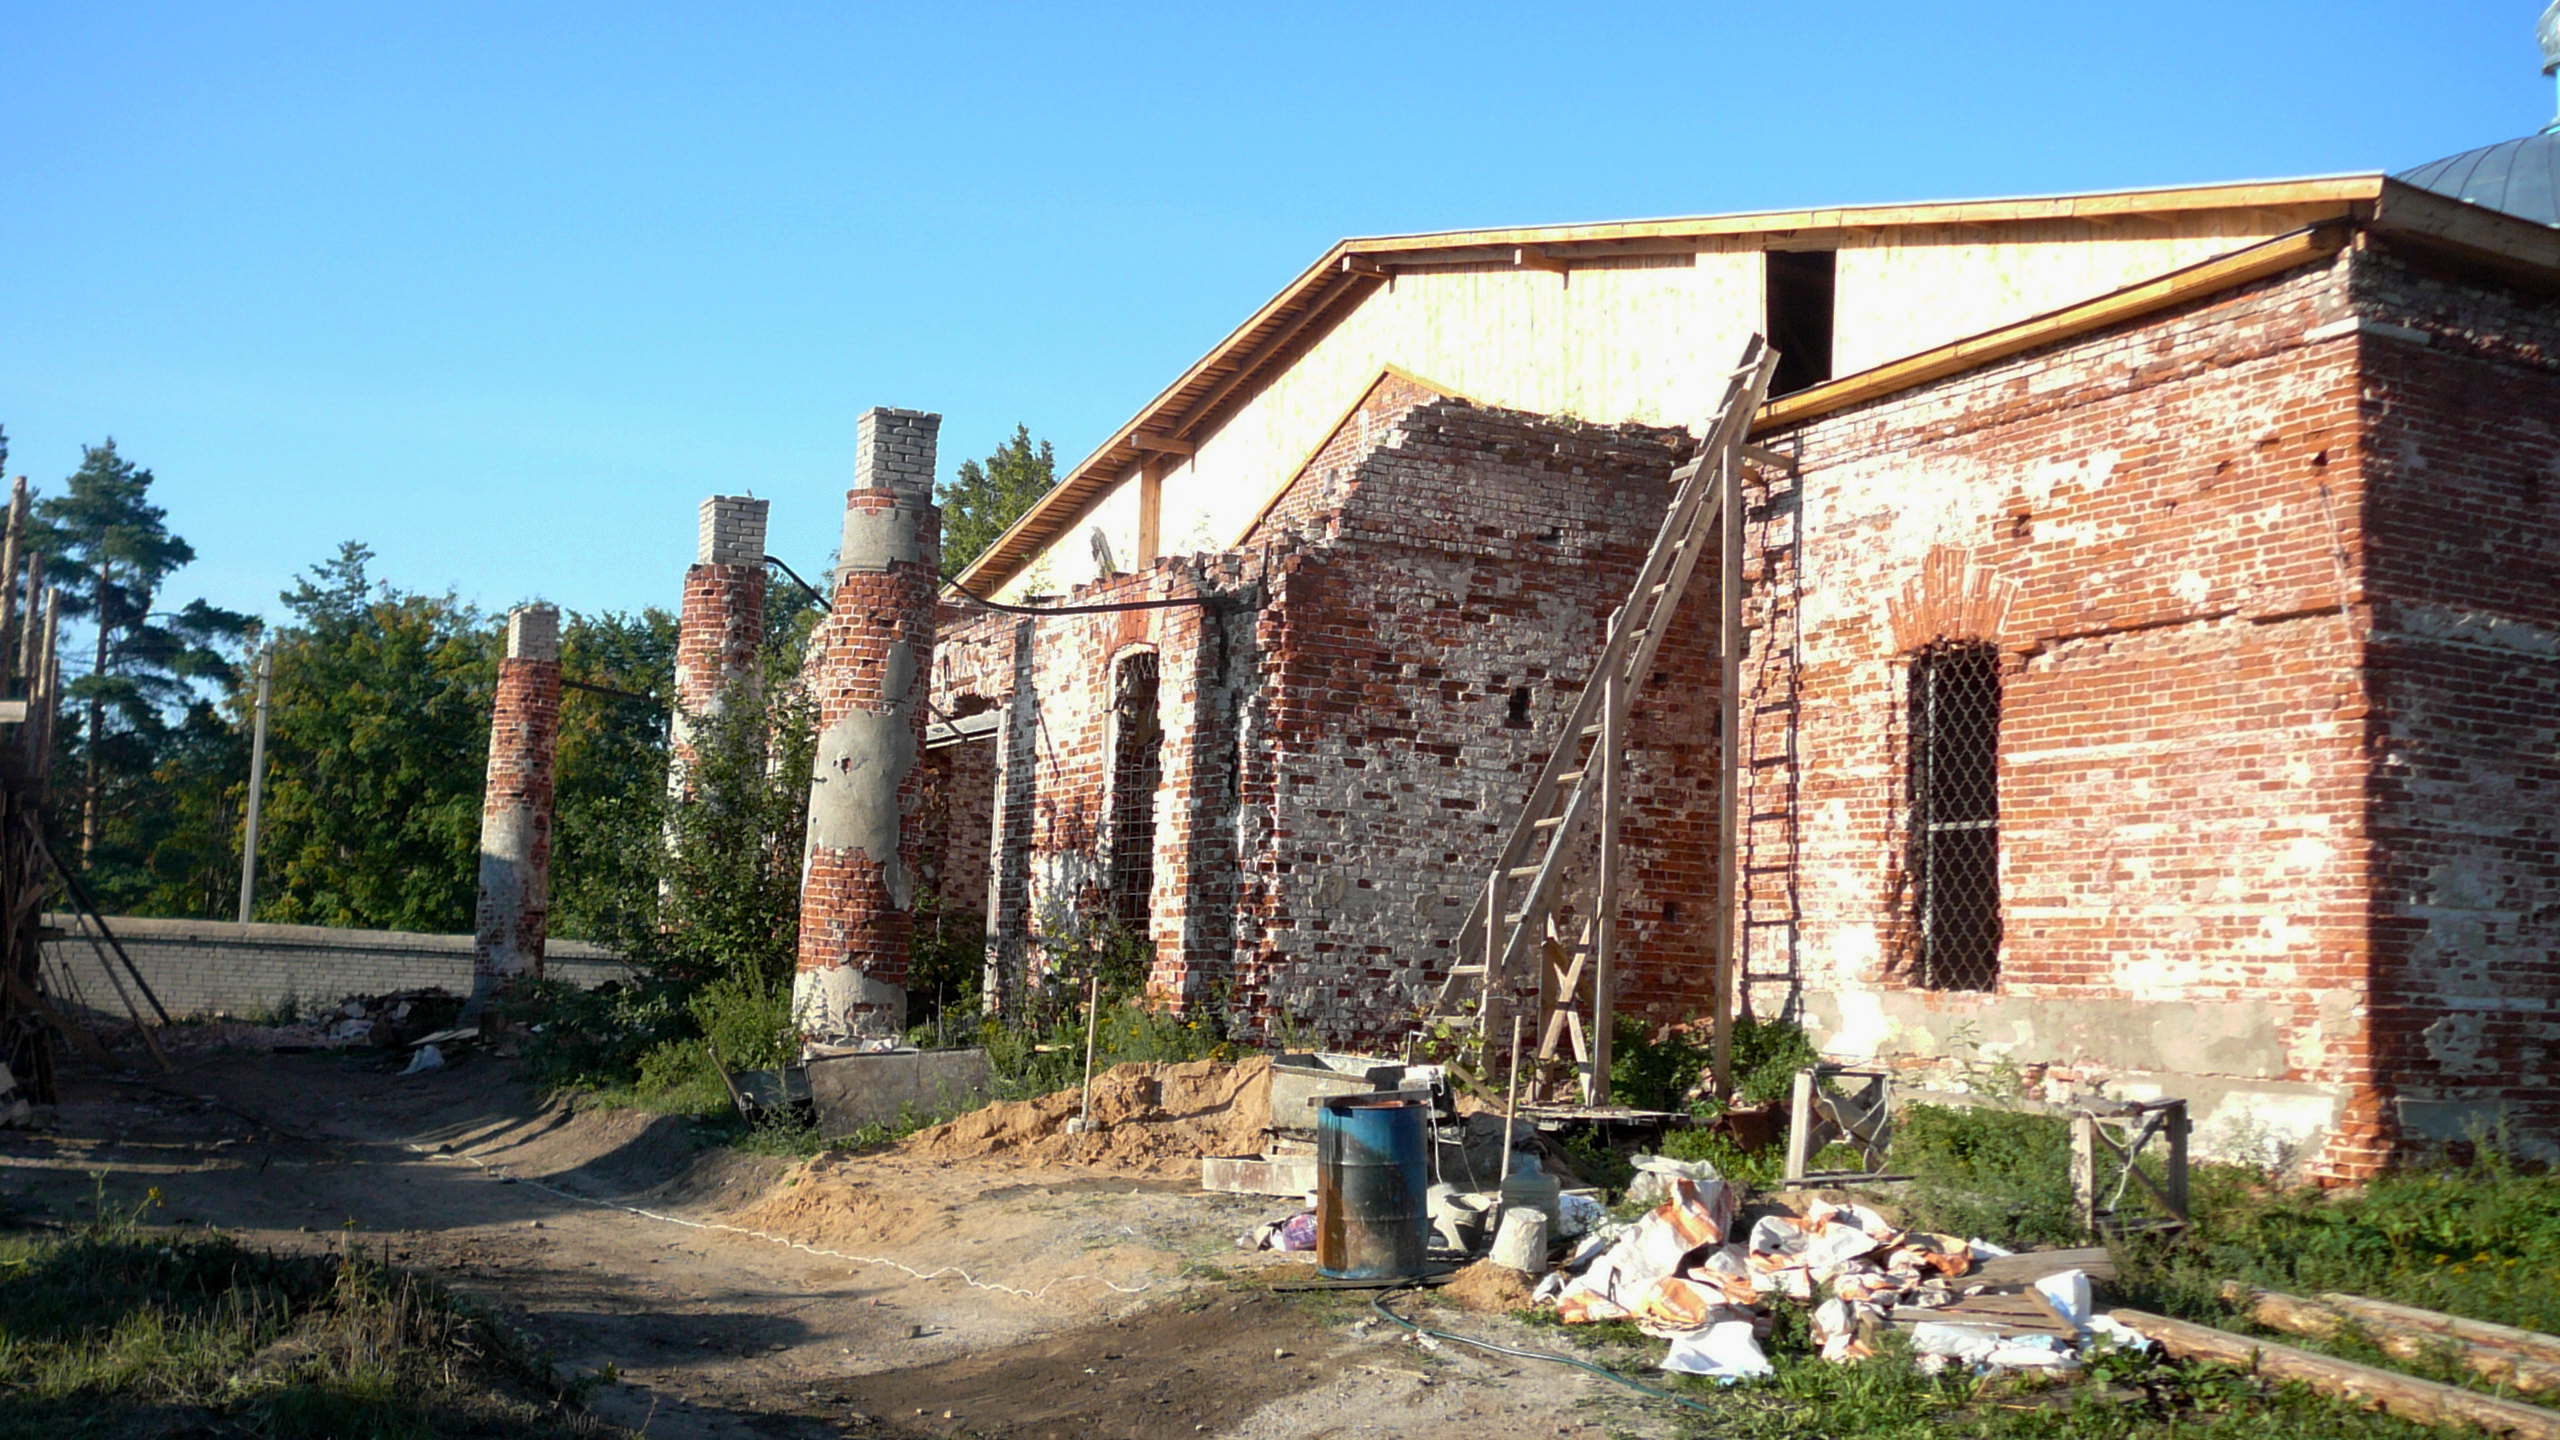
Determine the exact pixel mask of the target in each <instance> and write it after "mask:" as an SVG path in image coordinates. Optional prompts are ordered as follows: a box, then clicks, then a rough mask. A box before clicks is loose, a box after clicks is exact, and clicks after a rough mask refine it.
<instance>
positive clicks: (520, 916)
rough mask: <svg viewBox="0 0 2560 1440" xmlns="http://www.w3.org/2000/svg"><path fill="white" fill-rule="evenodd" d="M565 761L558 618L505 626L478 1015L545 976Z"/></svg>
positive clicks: (517, 616)
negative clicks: (555, 780) (557, 787)
mask: <svg viewBox="0 0 2560 1440" xmlns="http://www.w3.org/2000/svg"><path fill="white" fill-rule="evenodd" d="M559 752H560V611H559V610H558V609H557V608H556V607H553V606H550V605H527V606H524V607H522V608H520V609H518V610H515V611H514V612H512V613H510V614H509V615H508V616H507V655H506V658H505V659H503V660H501V661H499V662H498V696H497V704H496V706H495V708H494V710H493V712H492V713H491V715H490V717H489V780H488V785H487V788H486V789H485V791H484V792H483V795H482V799H481V802H480V906H479V913H478V918H477V922H476V923H475V925H474V926H473V932H474V941H475V943H474V944H473V946H472V963H471V1002H470V1004H469V1005H468V1006H467V1007H465V1013H467V1014H471V1015H477V1014H478V1013H479V1011H480V1010H481V1009H482V1008H483V1007H484V1006H486V1005H487V1004H488V1003H489V1001H490V1000H491V999H493V998H494V997H495V996H497V995H498V994H499V993H500V992H501V991H503V990H504V989H506V987H507V986H509V985H511V984H513V983H514V982H515V981H516V980H518V979H520V978H522V977H526V976H531V977H533V978H535V979H540V978H541V976H542V946H543V942H544V940H545V939H546V938H547V937H548V935H549V933H550V923H551V780H552V771H553V766H554V764H555V762H556V761H557V759H558V756H559Z"/></svg>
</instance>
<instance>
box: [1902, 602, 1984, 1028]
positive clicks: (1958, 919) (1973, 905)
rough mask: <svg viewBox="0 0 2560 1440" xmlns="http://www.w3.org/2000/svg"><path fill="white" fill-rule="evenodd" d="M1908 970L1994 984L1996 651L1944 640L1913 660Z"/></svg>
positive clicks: (1972, 984)
mask: <svg viewBox="0 0 2560 1440" xmlns="http://www.w3.org/2000/svg"><path fill="white" fill-rule="evenodd" d="M1910 702H1911V775H1910V780H1911V841H1910V843H1911V855H1910V860H1911V880H1912V893H1913V897H1914V899H1915V901H1916V904H1917V908H1918V912H1919V913H1918V917H1917V918H1918V921H1919V924H1918V927H1917V928H1918V947H1919V948H1918V955H1917V964H1916V965H1915V966H1914V972H1913V973H1914V976H1915V978H1916V979H1917V980H1918V981H1919V983H1920V985H1921V986H1922V987H1923V988H1925V989H1930V990H1990V989H1995V988H1997V987H1998V985H1999V983H2000V652H1999V650H1998V648H1997V647H1995V646H1993V645H1991V644H1989V643H1987V642H1983V641H1954V640H1947V641H1940V642H1939V643H1937V644H1935V645H1932V646H1930V647H1929V648H1928V649H1926V650H1923V651H1921V652H1920V653H1919V654H1918V655H1916V656H1914V657H1913V658H1912V661H1911V697H1910Z"/></svg>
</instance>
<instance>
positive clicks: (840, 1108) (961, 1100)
mask: <svg viewBox="0 0 2560 1440" xmlns="http://www.w3.org/2000/svg"><path fill="white" fill-rule="evenodd" d="M995 1078H996V1077H995V1069H994V1067H993V1066H991V1065H989V1064H988V1063H987V1052H986V1051H984V1050H977V1049H969V1050H893V1051H890V1052H889V1053H887V1054H884V1055H840V1056H836V1057H834V1058H833V1059H827V1060H812V1061H810V1062H809V1098H810V1099H811V1100H812V1101H814V1102H816V1104H817V1108H818V1130H819V1132H820V1133H821V1134H825V1135H850V1134H852V1133H853V1132H854V1131H856V1130H859V1129H861V1128H862V1127H863V1126H865V1125H871V1124H882V1125H886V1124H890V1123H893V1122H895V1121H896V1120H897V1119H898V1118H899V1116H901V1115H902V1114H905V1113H907V1112H909V1111H910V1110H912V1111H913V1112H914V1113H915V1114H918V1115H934V1114H939V1113H942V1112H945V1111H950V1110H958V1109H964V1108H969V1107H973V1106H977V1105H982V1104H985V1103H986V1102H987V1101H988V1100H990V1099H992V1098H994V1094H995Z"/></svg>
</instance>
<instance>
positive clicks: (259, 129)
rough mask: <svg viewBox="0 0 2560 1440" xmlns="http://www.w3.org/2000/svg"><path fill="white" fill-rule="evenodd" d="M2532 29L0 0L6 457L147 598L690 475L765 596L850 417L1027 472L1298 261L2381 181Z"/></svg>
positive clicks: (658, 511)
mask: <svg viewBox="0 0 2560 1440" xmlns="http://www.w3.org/2000/svg"><path fill="white" fill-rule="evenodd" d="M2538 9H2539V3H2538V0H2495V3H2491V0H2433V3H2361V4H2360V3H2337V0H2332V3H2323V4H2311V3H2290V0H2288V3H2255V0H2223V3H2215V4H2199V3H2164V4H2154V5H2141V4H2135V5H2113V6H2093V5H2082V4H2070V3H2053V0H2044V3H2034V4H2028V3H2001V4H1938V5H1925V6H1923V5H1908V4H1905V5H1891V6H1888V5H1881V4H1864V3H1859V4H1801V3H1800V4H1795V5H1784V4H1757V5H1747V6H1746V5H1729V4H1723V3H1695V0H1693V3H1689V4H1682V5H1659V6H1655V5H1623V6H1600V7H1577V6H1570V5H1555V4H1537V5H1479V6H1474V7H1457V6H1422V5H1386V4H1380V5H1301V6H1295V7H1289V8H1286V9H1282V8H1273V7H1253V6H1205V5H1204V6H1189V7H1142V6H1084V7H1064V6H1059V7H997V6H964V5H936V6H919V5H900V6H894V7H888V6H883V7H866V6H849V5H837V6H792V5H784V4H771V5H735V6H684V7H678V6H665V5H653V4H647V3H623V4H615V5H609V6H608V5H596V6H591V7H581V6H570V5H542V4H532V5H527V4H515V5H505V6H499V5H482V4H472V3H439V4H436V5H432V6H400V5H388V4H385V5H362V6H353V5H346V6H328V7H308V8H304V7H293V6H283V5H202V4H190V5H176V4H173V5H168V6H139V5H126V4H119V3H100V0H91V3H83V4H78V5H66V4H61V3H29V0H0V21H4V22H5V24H0V425H5V426H6V427H7V430H8V433H9V437H10V442H11V447H12V454H11V457H10V466H9V468H10V470H11V472H12V473H23V474H25V475H27V476H28V477H29V478H30V479H31V480H33V481H34V482H35V483H37V484H38V485H39V486H58V485H59V484H60V482H61V479H62V477H63V476H65V475H67V474H69V473H70V472H71V470H72V469H74V468H75V467H76V466H77V465H78V463H79V447H80V445H81V444H82V443H83V442H94V441H96V440H98V439H99V438H100V437H102V436H105V435H109V434H112V435H114V436H115V437H116V439H117V441H118V444H119V446H120V448H121V449H122V450H123V451H124V453H125V454H126V455H127V456H129V457H130V458H132V459H134V460H137V461H139V462H140V463H142V464H144V465H147V466H149V467H151V468H152V469H153V470H154V471H155V472H157V474H158V476H159V486H158V489H157V491H156V494H157V495H158V497H159V499H160V500H161V502H162V503H163V504H165V505H166V506H167V507H168V509H169V511H170V515H171V523H172V526H173V528H175V529H176V530H177V531H178V532H179V533H181V534H183V535H184V536H186V537H187V538H188V539H189V540H191V541H192V542H193V543H194V544H195V546H196V549H197V551H198V553H199V557H200V558H199V559H198V561H197V563H196V564H195V565H194V566H192V567H190V568H189V569H188V570H186V571H183V572H181V573H180V574H179V575H178V576H177V577H176V578H175V579H174V580H173V582H172V584H171V587H170V592H169V596H170V598H171V599H172V600H183V599H185V598H188V597H191V596H195V595H203V596H205V597H207V598H210V599H212V600H214V601H216V602H217V603H221V604H226V605H231V606H235V607H239V608H244V609H251V610H260V611H265V612H268V613H274V611H275V609H276V607H275V604H274V599H275V593H276V591H277V590H279V589H280V588H282V587H283V586H284V585H285V584H286V583H287V582H288V580H289V579H290V578H291V577H292V575H293V574H294V573H295V572H296V571H297V570H299V569H300V568H302V567H303V566H305V565H307V564H309V563H311V562H312V561H314V560H317V559H319V558H321V557H323V556H324V555H327V554H328V553H330V552H331V551H332V550H333V549H334V548H335V546H336V544H337V542H339V541H341V540H345V539H361V540H364V541H366V542H367V543H369V544H371V545H372V546H373V547H374V548H375V549H376V550H377V551H378V552H379V559H378V561H377V562H376V568H377V573H378V574H379V575H380V576H381V577H383V578H386V579H389V580H391V581H393V582H395V583H397V584H400V585H403V586H406V587H410V588H419V589H431V590H441V589H444V588H447V587H452V588H455V589H458V590H459V591H460V592H461V593H462V594H463V595H464V596H465V597H467V598H469V599H472V600H475V601H477V602H479V603H481V604H484V605H488V606H492V607H503V606H505V605H507V604H509V603H512V602H514V601H517V600H520V599H523V598H527V597H530V596H535V595H540V596H542V597H544V598H548V599H551V600H555V601H557V602H559V603H561V604H564V605H567V606H570V607H572V608H575V609H582V610H598V609H613V608H632V607H637V606H641V605H646V604H660V605H672V604H673V603H674V601H675V599H676V596H677V592H678V587H679V582H680V580H681V575H682V570H683V567H684V565H685V564H686V563H687V562H688V561H689V560H690V559H691V556H692V545H693V534H692V532H693V508H694V505H695V504H696V502H698V501H699V499H700V498H701V497H702V496H704V495H706V494H710V493H713V492H715V491H720V492H732V491H739V490H752V491H753V492H754V493H756V494H758V495H762V496H766V497H768V498H770V499H771V500H772V501H773V502H774V524H775V527H776V535H775V542H774V549H775V551H776V553H778V554H780V555H781V556H783V557H784V558H786V559H788V560H790V561H792V562H793V563H794V564H795V565H797V566H799V567H800V568H801V569H802V570H803V571H804V572H810V571H813V570H814V568H815V567H816V566H818V565H820V564H823V563H824V561H825V558H826V556H827V553H828V551H829V549H830V548H831V547H832V544H833V539H834V533H835V530H836V526H837V518H838V516H839V515H840V513H841V508H842V504H843V492H844V489H845V487H846V486H847V485H848V484H849V483H850V482H851V478H852V477H851V469H852V442H853V422H854V417H855V416H856V415H857V414H858V413H859V412H860V411H861V410H862V409H863V408H864V407H866V406H869V405H875V404H886V405H902V406H914V407H918V408H923V409H931V410H938V411H941V412H942V413H943V414H944V416H945V417H946V418H945V422H944V429H943V449H942V454H943V470H944V474H945V476H946V478H947V477H948V475H949V472H950V470H951V469H952V467H953V466H954V465H956V463H957V462H958V461H959V460H960V459H961V458H963V457H966V456H971V455H983V454H985V453H986V452H987V451H988V450H989V449H991V448H992V447H993V446H994V445H995V444H996V443H997V442H998V441H999V440H1001V439H1002V438H1003V437H1004V436H1005V435H1007V434H1009V433H1010V432H1011V430H1012V427H1013V425H1014V423H1015V422H1016V421H1022V422H1025V423H1027V424H1029V425H1030V427H1031V429H1032V431H1033V433H1034V434H1036V435H1040V436H1045V437H1048V438H1050V439H1053V440H1054V441H1055V442H1056V444H1057V447H1058V452H1059V458H1060V461H1061V463H1062V464H1064V463H1069V462H1072V461H1073V460H1075V459H1078V458H1081V457H1082V455H1083V454H1084V453H1085V452H1086V451H1087V450H1088V449H1089V448H1090V447H1091V446H1092V445H1093V444H1094V443H1096V442H1097V441H1098V440H1100V439H1102V438H1103V437H1104V436H1105V435H1106V434H1107V433H1108V432H1109V431H1110V429H1111V428H1112V427H1113V426H1114V425H1116V424H1118V423H1119V422H1120V421H1122V420H1123V419H1125V418H1126V417H1127V416H1128V415H1129V414H1130V413H1131V412H1133V411H1134V410H1135V409H1136V408H1137V407H1138V406H1139V405H1140V404H1141V403H1142V402H1144V401H1145V400H1146V399H1147V398H1148V397H1150V396H1151V395H1153V394H1154V393H1155V391H1156V390H1157V389H1158V388H1160V387H1161V386H1162V385H1164V384H1165V383H1166V382H1167V381H1168V380H1170V379H1171V378H1172V377H1173V376H1174V375H1175V374H1176V373H1177V372H1178V371H1179V370H1180V369H1181V367H1183V366H1184V365H1186V364H1188V363H1189V362H1190V361H1192V360H1193V359H1195V358H1197V357H1198V355H1199V354H1200V353H1201V352H1202V351H1204V350H1205V349H1207V347H1208V346H1209V345H1211V344H1212V343H1214V342H1215V341H1216V340H1217V339H1218V338H1219V337H1220V336H1222V335H1223V334H1225V333H1226V331H1227V330H1229V329H1230V328H1231V327H1233V326H1234V325H1235V324H1236V323H1237V322H1239V321H1240V320H1242V319H1243V318H1244V317H1245V315H1246V314H1248V313H1249V312H1250V311H1251V309H1252V308H1253V307H1254V306H1256V305H1257V304H1259V303H1260V302H1261V301H1263V300H1264V299H1266V298H1268V297H1269V295H1270V294H1271V293H1272V292H1274V291H1275V290H1276V289H1278V288H1279V286H1280V285H1281V284H1282V283H1283V282H1285V281H1286V280H1287V279H1288V278H1289V277H1290V276H1291V275H1293V274H1295V273H1296V272H1297V271H1298V270H1299V269H1301V268H1302V267H1303V266H1305V265H1306V264H1307V263H1308V262H1309V261H1310V260H1312V259H1313V258H1314V257H1315V256H1316V255H1317V254H1318V253H1319V252H1320V251H1321V250H1322V249H1323V247H1324V246H1326V245H1327V244H1329V243H1331V242H1332V241H1333V240H1335V239H1336V238H1338V237H1340V236H1344V235H1357V234H1379V233H1394V232H1400V231H1408V230H1426V229H1441V228H1448V227H1457V226H1475V225H1493V224H1517V223H1540V222H1550V221H1570V220H1611V219H1627V218H1635V217H1640V216H1649V215H1666V214H1695V213H1710V212H1716V211H1725V210H1739V209H1751V208H1758V207H1764V206H1777V205H1794V204H1820V203H1834V202H1861V201H1882V200H1900V199H1931V198H1957V197H1966V196H1981V195H1997V194H2019V193H2040V192H2050V191H2066V190H2089V189H2108V188H2115V187H2122V186H2140V185H2157V184H2182V183H2191V182H2204V181H2216V180H2228V179H2242V178H2256V177H2269V176H2287V175H2305V174H2321V173H2331V172H2338V171H2348V170H2364V169H2374V168H2381V169H2401V168H2406V167H2408V166H2411V165H2414V164H2418V163H2420V162H2423V161H2426V160H2429V159H2433V158H2435V157H2437V156H2440V155H2443V154H2447V153H2450V152H2453V151H2457V150H2462V149H2468V148H2470V147H2472V146H2474V145H2479V144H2486V143H2488V142H2491V141H2494V140H2499V139H2505V138H2508V137H2511V136H2515V135H2520V134H2524V133H2526V132H2528V131H2530V130H2532V129H2534V128H2536V127H2538V126H2539V125H2541V124H2542V123H2543V122H2545V121H2546V120H2548V119H2550V118H2551V111H2552V92H2551V88H2550V83H2549V82H2548V81H2546V80H2544V79H2543V78H2542V77H2541V76H2539V75H2538V74H2536V73H2535V72H2536V67H2537V64H2538V56H2537V55H2536V52H2535V50H2534V47H2533V37H2532V30H2533V21H2534V18H2535V15H2536V13H2537V12H2538Z"/></svg>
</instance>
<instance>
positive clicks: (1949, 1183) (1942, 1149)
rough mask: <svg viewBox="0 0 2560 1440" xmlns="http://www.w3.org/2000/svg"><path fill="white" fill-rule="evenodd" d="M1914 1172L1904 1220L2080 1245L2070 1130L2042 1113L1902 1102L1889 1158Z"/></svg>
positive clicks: (1966, 1232)
mask: <svg viewBox="0 0 2560 1440" xmlns="http://www.w3.org/2000/svg"><path fill="white" fill-rule="evenodd" d="M1888 1163H1889V1164H1890V1165H1891V1166H1892V1168H1893V1169H1894V1171H1895V1172H1896V1173H1898V1174H1905V1175H1910V1176H1912V1177H1913V1180H1912V1184H1911V1190H1910V1195H1909V1200H1908V1203H1907V1205H1906V1207H1905V1211H1904V1219H1905V1221H1906V1223H1908V1224H1910V1225H1912V1226H1914V1227H1916V1228H1918V1229H1923V1230H1938V1231H1944V1232H1946V1233H1949V1234H1955V1235H1963V1236H1968V1237H1970V1236H1977V1235H1978V1236H1980V1237H1982V1238H1983V1239H1985V1240H1990V1241H1993V1242H1995V1243H1998V1244H2001V1245H2006V1246H2009V1247H2011V1248H2013V1249H2014V1248H2018V1247H2021V1246H2028V1245H2080V1244H2085V1243H2087V1232H2086V1231H2084V1230H2083V1229H2082V1228H2081V1226H2080V1217H2079V1210H2078V1207H2077V1205H2076V1203H2075V1202H2074V1201H2073V1199H2072V1194H2071V1127H2070V1123H2069V1122H2068V1121H2065V1120H2062V1119H2060V1118H2058V1117H2054V1116H2048V1115H2022V1114H2018V1113H2016V1112H2013V1111H2006V1110H1992V1109H1971V1110H1959V1109H1949V1108H1944V1107H1940V1106H1933V1105H1910V1106H1905V1107H1904V1108H1903V1110H1902V1112H1901V1115H1900V1116H1899V1117H1898V1118H1897V1119H1896V1120H1895V1122H1894V1132H1893V1152H1892V1155H1891V1157H1890V1159H1889V1161H1888Z"/></svg>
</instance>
